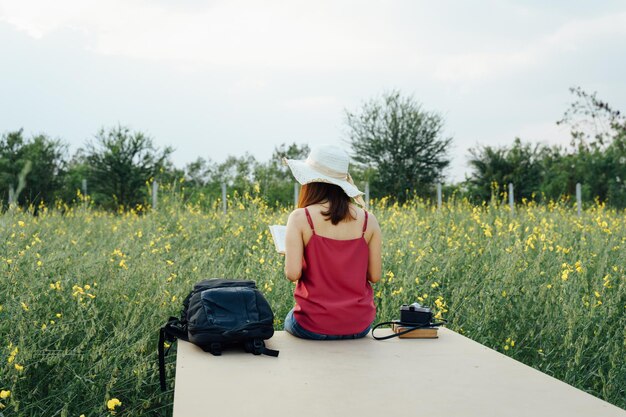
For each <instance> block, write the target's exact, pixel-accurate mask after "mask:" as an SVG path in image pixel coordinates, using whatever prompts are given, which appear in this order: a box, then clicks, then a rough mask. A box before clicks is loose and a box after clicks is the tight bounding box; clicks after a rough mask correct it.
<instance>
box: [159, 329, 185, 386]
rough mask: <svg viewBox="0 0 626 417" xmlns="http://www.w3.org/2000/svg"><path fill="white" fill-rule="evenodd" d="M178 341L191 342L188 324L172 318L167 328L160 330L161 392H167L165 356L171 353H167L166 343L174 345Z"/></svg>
mask: <svg viewBox="0 0 626 417" xmlns="http://www.w3.org/2000/svg"><path fill="white" fill-rule="evenodd" d="M176 339H182V340H189V337H188V335H187V324H186V323H182V322H181V321H180V319H179V318H177V317H170V318H169V319H168V320H167V323H165V326H163V327H161V328H160V329H159V345H158V346H157V352H158V354H159V380H160V382H161V391H165V389H166V385H165V355H167V353H168V352H169V351H170V350H169V349H167V351H165V342H166V341H168V342H170V343H174V342H175V341H176Z"/></svg>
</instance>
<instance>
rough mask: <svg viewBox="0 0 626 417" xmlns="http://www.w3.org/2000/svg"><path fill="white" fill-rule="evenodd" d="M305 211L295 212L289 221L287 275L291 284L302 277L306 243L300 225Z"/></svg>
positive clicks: (286, 248)
mask: <svg viewBox="0 0 626 417" xmlns="http://www.w3.org/2000/svg"><path fill="white" fill-rule="evenodd" d="M303 216H304V211H303V210H294V211H292V212H291V214H290V215H289V219H288V220H287V234H286V237H285V275H286V276H287V279H288V280H289V281H291V282H296V281H297V280H299V279H300V277H301V276H302V257H303V256H304V242H303V241H302V231H301V227H300V223H301V222H302V220H303Z"/></svg>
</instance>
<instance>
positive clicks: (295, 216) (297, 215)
mask: <svg viewBox="0 0 626 417" xmlns="http://www.w3.org/2000/svg"><path fill="white" fill-rule="evenodd" d="M303 222H306V214H305V212H304V209H303V208H297V209H295V210H294V211H292V212H291V213H289V218H288V219H287V224H293V225H295V226H302V224H303Z"/></svg>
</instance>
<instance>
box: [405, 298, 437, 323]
mask: <svg viewBox="0 0 626 417" xmlns="http://www.w3.org/2000/svg"><path fill="white" fill-rule="evenodd" d="M432 320H433V312H432V311H431V309H430V308H428V307H424V306H422V305H420V304H419V303H413V304H411V305H407V304H403V305H402V306H401V307H400V321H401V322H402V324H403V325H409V326H427V325H429V324H430V323H431V322H432Z"/></svg>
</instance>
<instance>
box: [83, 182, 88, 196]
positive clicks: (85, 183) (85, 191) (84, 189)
mask: <svg viewBox="0 0 626 417" xmlns="http://www.w3.org/2000/svg"><path fill="white" fill-rule="evenodd" d="M86 196H87V180H86V179H84V178H83V197H86Z"/></svg>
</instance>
